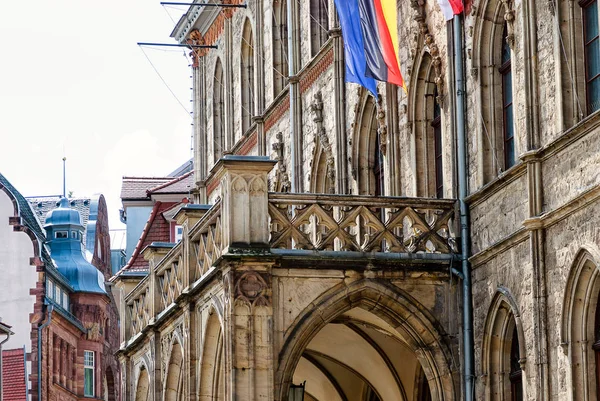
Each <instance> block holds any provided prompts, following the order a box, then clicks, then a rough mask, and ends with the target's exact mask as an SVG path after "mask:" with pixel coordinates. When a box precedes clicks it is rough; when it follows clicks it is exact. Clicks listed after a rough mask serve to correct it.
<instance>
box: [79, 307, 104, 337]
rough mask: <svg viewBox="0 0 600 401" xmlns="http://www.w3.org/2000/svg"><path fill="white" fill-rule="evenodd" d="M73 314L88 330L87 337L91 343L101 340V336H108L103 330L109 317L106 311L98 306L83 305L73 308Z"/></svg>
mask: <svg viewBox="0 0 600 401" xmlns="http://www.w3.org/2000/svg"><path fill="white" fill-rule="evenodd" d="M73 314H74V315H75V317H76V318H77V319H78V320H79V321H80V322H81V323H82V325H83V327H85V328H86V329H87V334H86V337H87V339H88V340H90V341H98V340H100V336H101V335H104V336H106V335H107V333H103V332H102V329H103V328H104V327H105V326H106V324H105V323H106V320H107V319H108V316H107V315H106V312H105V311H104V309H103V308H102V307H100V306H97V305H82V304H77V305H74V306H73Z"/></svg>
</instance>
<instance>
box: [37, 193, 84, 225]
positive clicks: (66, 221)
mask: <svg viewBox="0 0 600 401" xmlns="http://www.w3.org/2000/svg"><path fill="white" fill-rule="evenodd" d="M56 225H74V226H80V227H83V224H82V223H81V215H80V214H79V212H78V211H77V210H75V209H71V207H70V206H69V200H68V199H67V198H62V199H61V200H60V204H59V206H58V208H56V209H54V210H50V211H49V212H48V214H47V215H46V224H44V228H46V229H48V227H49V226H56Z"/></svg>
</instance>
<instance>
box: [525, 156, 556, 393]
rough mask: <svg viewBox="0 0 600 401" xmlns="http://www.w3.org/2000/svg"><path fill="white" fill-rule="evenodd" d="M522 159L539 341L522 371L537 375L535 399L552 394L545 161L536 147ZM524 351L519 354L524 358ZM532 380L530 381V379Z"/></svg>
mask: <svg viewBox="0 0 600 401" xmlns="http://www.w3.org/2000/svg"><path fill="white" fill-rule="evenodd" d="M521 159H522V160H523V161H524V162H525V163H527V181H528V183H527V188H528V201H529V202H528V203H529V216H530V217H529V218H528V219H526V220H525V221H524V222H523V225H524V226H525V228H526V229H527V230H528V231H529V246H530V258H531V266H532V268H533V277H532V281H533V282H532V283H531V288H532V291H531V292H532V297H533V299H532V303H533V308H532V311H533V333H532V334H533V336H534V337H535V339H536V342H537V343H538V344H539V345H538V346H537V347H535V348H534V349H533V350H532V351H531V352H532V353H533V356H534V363H533V364H528V365H527V367H524V366H523V367H522V369H523V373H524V374H525V375H526V376H527V378H535V379H534V380H535V383H532V384H533V385H529V386H527V388H528V392H529V391H531V393H532V394H534V397H533V398H535V399H536V400H540V401H542V400H548V399H550V395H549V391H550V390H549V387H550V384H549V377H550V372H549V370H548V300H547V297H548V294H547V292H548V291H547V285H546V249H545V247H544V244H545V242H546V241H545V239H544V236H545V229H544V226H543V224H542V221H541V219H540V217H539V216H540V215H541V214H542V213H543V204H544V201H543V195H544V194H543V179H542V161H541V158H540V157H539V155H538V154H537V152H536V151H531V152H527V153H525V154H522V155H521ZM525 357H526V356H525V355H520V358H521V359H525ZM529 383H531V382H529Z"/></svg>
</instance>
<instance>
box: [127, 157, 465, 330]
mask: <svg viewBox="0 0 600 401" xmlns="http://www.w3.org/2000/svg"><path fill="white" fill-rule="evenodd" d="M272 167H273V162H272V161H270V160H268V159H267V158H264V157H236V156H234V157H227V156H226V157H224V158H223V159H221V161H220V162H219V163H218V164H217V166H216V167H215V177H217V179H218V180H219V182H220V190H221V196H220V197H219V199H218V201H217V203H215V204H214V205H212V206H210V205H185V206H183V207H182V208H181V209H180V211H179V212H178V213H177V214H176V220H177V223H178V224H181V225H182V227H183V229H184V235H183V239H182V241H181V242H179V243H178V244H172V243H152V244H151V245H149V246H148V247H147V248H146V249H145V250H144V253H143V255H144V258H146V259H147V260H148V261H149V266H150V271H149V274H148V276H146V277H145V278H143V279H142V280H141V281H140V282H139V284H138V285H137V286H136V287H135V288H134V289H133V290H132V291H131V293H130V294H129V295H128V296H127V297H126V299H125V302H126V307H127V316H128V318H129V324H128V333H129V338H130V339H133V338H135V337H136V335H137V334H139V333H140V332H142V331H143V330H144V328H145V327H147V326H148V325H153V324H155V323H157V322H158V321H159V320H161V319H162V318H163V316H164V315H166V314H168V312H169V311H170V310H171V309H172V308H173V307H174V306H175V305H176V304H177V303H178V302H179V300H180V299H182V296H183V295H184V294H185V293H190V292H193V291H195V289H196V288H198V287H199V286H201V285H203V283H204V282H207V281H208V280H209V279H210V277H212V274H213V273H215V270H216V269H218V267H217V266H218V264H217V263H218V260H219V259H221V258H222V257H226V256H228V255H237V256H239V255H243V254H249V255H257V253H256V252H255V251H256V250H257V249H260V252H259V254H261V255H267V256H268V255H271V256H275V255H276V254H277V251H276V249H277V250H281V249H284V250H287V251H290V252H295V251H300V250H302V251H307V250H308V251H313V252H316V253H317V254H318V253H319V252H321V251H334V252H340V253H344V252H355V253H356V252H369V253H398V254H405V256H406V255H408V258H409V259H410V255H411V254H428V253H429V254H447V255H448V254H452V253H455V252H456V247H455V239H454V209H455V201H454V200H452V199H428V198H401V197H373V196H355V195H325V194H309V193H307V194H290V193H272V192H271V193H269V192H268V191H267V174H268V172H269V170H270V169H271V168H272ZM419 258H420V255H415V259H419Z"/></svg>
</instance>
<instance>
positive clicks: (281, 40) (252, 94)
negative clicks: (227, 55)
mask: <svg viewBox="0 0 600 401" xmlns="http://www.w3.org/2000/svg"><path fill="white" fill-rule="evenodd" d="M295 2H296V4H297V5H298V6H299V7H301V6H302V5H301V3H300V1H299V0H295ZM321 2H322V3H323V6H324V7H323V8H324V9H325V10H326V11H327V16H326V17H327V18H328V14H329V7H327V4H326V3H325V0H321ZM163 8H164V9H165V13H166V14H167V16H168V17H169V19H170V20H171V22H172V23H173V24H176V22H175V19H174V18H173V17H172V15H171V14H170V13H169V11H168V10H167V8H173V9H177V10H181V9H178V8H176V7H168V6H166V5H163ZM181 11H183V10H181ZM222 11H223V10H220V11H219V12H222ZM183 12H185V11H183ZM271 13H272V16H273V20H274V21H275V24H276V25H277V26H279V27H280V26H282V25H283V24H282V22H283V18H280V20H281V21H277V17H276V15H275V11H274V10H273V9H271ZM309 17H310V19H312V20H313V21H314V22H315V24H316V25H317V26H318V27H319V28H320V29H321V30H323V31H325V32H329V29H328V28H326V27H325V26H323V24H321V21H319V20H318V19H317V18H315V17H314V16H313V15H312V13H309ZM274 28H275V27H273V29H274ZM277 40H278V41H279V44H280V50H281V55H282V58H284V59H285V62H286V64H288V65H289V61H288V54H287V52H285V51H284V50H286V46H285V44H284V40H286V41H287V38H282V35H281V32H280V33H279V35H278V37H277ZM242 41H243V43H245V44H246V45H247V46H248V47H249V48H250V49H251V50H252V54H253V55H254V54H257V55H258V56H259V59H260V60H261V61H262V62H263V63H264V65H267V60H266V59H265V57H264V56H263V55H262V54H260V53H256V52H255V50H256V49H255V46H254V43H253V42H254V41H252V42H249V41H248V40H247V38H246V37H244V36H242ZM140 48H141V47H140ZM155 50H160V51H170V52H176V51H177V50H165V49H155ZM142 52H143V53H144V56H145V57H146V59H147V60H148V62H149V63H150V65H151V66H152V68H153V69H154V71H155V72H156V74H157V75H158V76H159V78H160V79H161V81H162V82H163V83H164V84H165V86H166V87H167V89H168V90H169V92H170V93H171V94H172V95H173V97H174V98H175V99H176V100H177V102H178V103H179V104H180V106H181V107H182V108H183V109H184V110H185V111H186V114H188V116H189V115H190V114H193V112H190V111H189V110H188V109H187V108H186V107H185V106H184V105H183V103H182V102H181V101H180V100H179V98H178V97H177V96H176V95H175V93H174V92H173V90H172V89H171V88H170V87H169V85H168V84H167V82H166V81H165V79H164V78H163V77H162V75H161V74H160V72H159V71H158V69H157V68H156V66H155V65H154V64H153V63H152V61H151V60H150V58H149V56H148V55H147V54H146V52H144V50H143V49H142ZM184 56H185V57H186V59H187V60H188V62H189V63H190V64H191V61H190V60H189V58H188V55H187V53H186V52H185V50H184ZM273 61H274V60H273ZM242 63H243V61H242ZM272 65H273V66H272V67H271V68H272V70H273V71H274V72H275V73H276V74H277V75H279V76H280V77H281V78H284V79H287V78H288V77H287V75H285V74H284V73H282V72H281V71H279V70H278V69H277V68H275V64H274V63H272ZM242 67H244V66H243V65H242ZM248 67H252V73H254V66H253V65H249V66H248ZM214 82H217V83H218V84H219V85H220V86H221V87H222V88H223V90H224V92H225V93H226V95H227V96H228V97H230V98H233V94H232V91H231V90H229V88H227V86H226V85H225V84H224V82H223V81H222V80H219V79H217V77H215V79H214ZM253 84H256V83H255V82H253ZM248 86H249V88H248V90H249V91H250V93H249V96H251V97H254V88H253V87H252V86H253V85H248ZM192 97H193V96H192ZM241 108H242V110H243V111H244V112H245V113H247V115H248V116H250V118H251V117H252V115H253V114H254V113H253V112H252V111H251V110H249V109H248V108H247V107H246V106H245V105H244V104H242V105H241ZM192 125H193V124H192ZM198 129H200V130H203V127H198ZM213 142H214V143H213V147H214V146H215V145H216V139H213ZM191 147H192V150H193V135H192V146H191Z"/></svg>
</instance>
